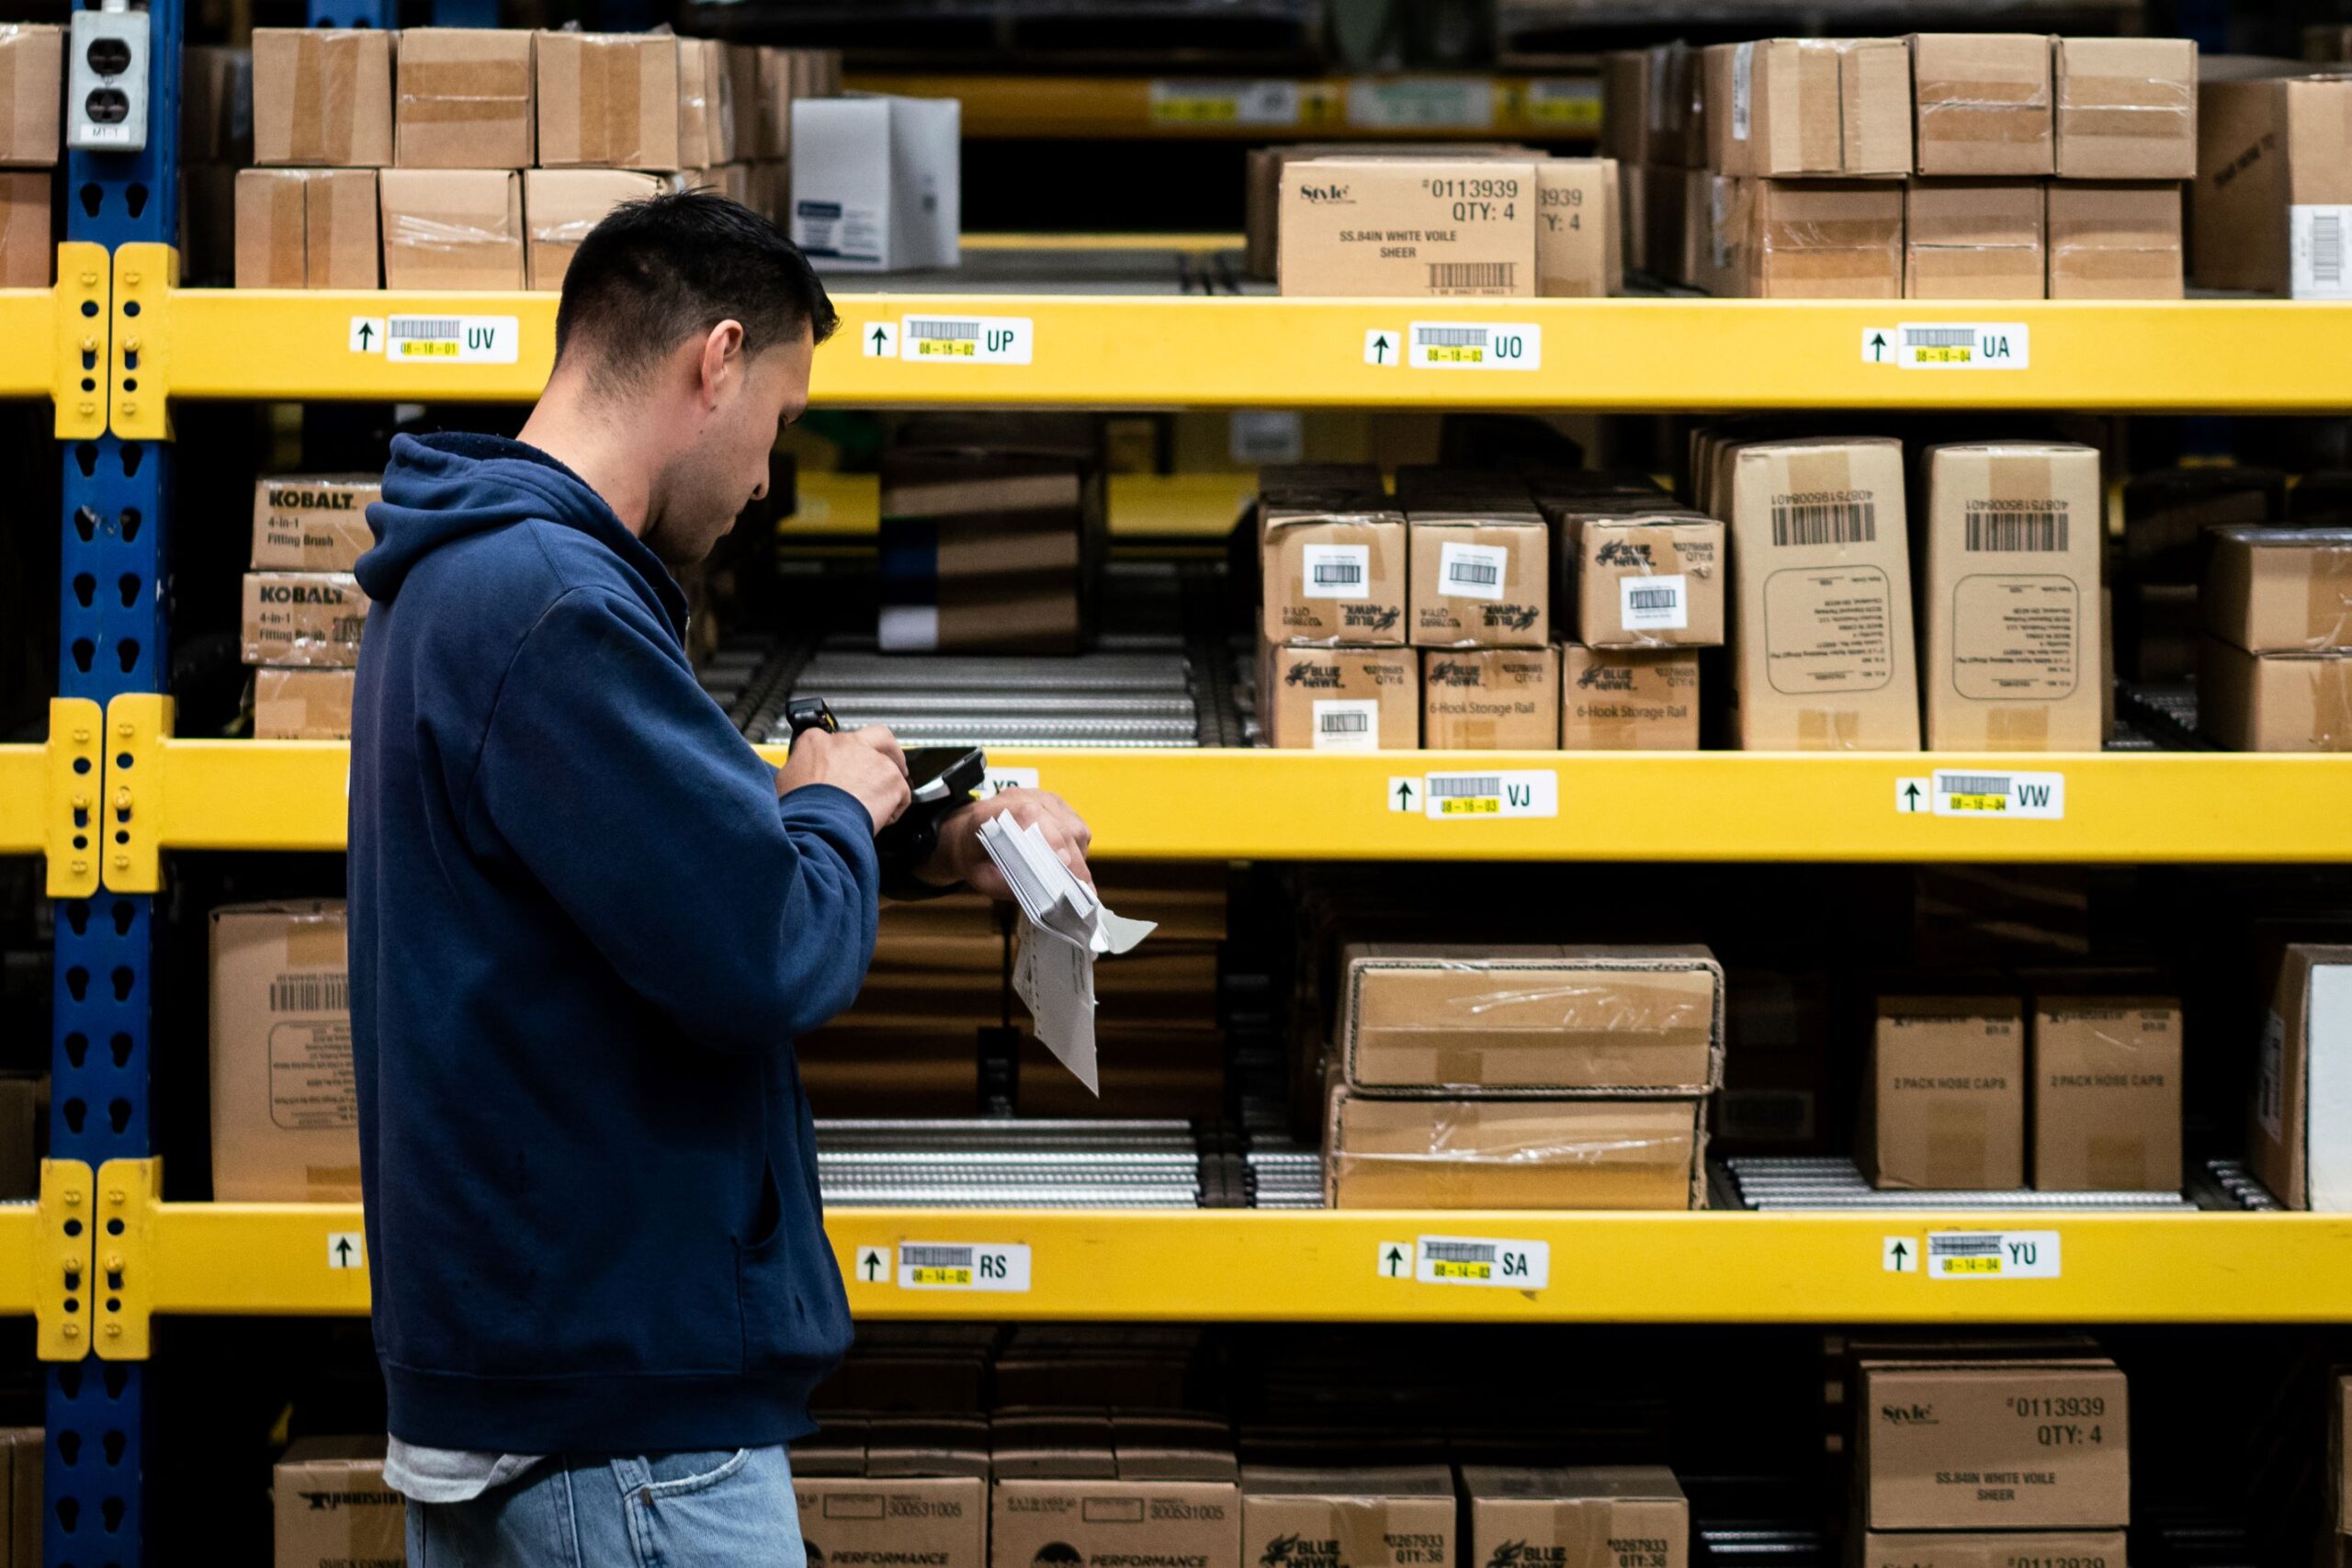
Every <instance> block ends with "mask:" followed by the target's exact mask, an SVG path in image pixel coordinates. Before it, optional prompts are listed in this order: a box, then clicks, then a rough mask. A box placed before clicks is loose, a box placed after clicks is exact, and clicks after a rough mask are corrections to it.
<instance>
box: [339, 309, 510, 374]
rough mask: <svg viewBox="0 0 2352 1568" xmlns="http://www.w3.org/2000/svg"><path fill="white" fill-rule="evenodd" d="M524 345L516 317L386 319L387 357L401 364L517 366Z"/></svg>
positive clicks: (385, 341) (401, 317) (413, 317)
mask: <svg viewBox="0 0 2352 1568" xmlns="http://www.w3.org/2000/svg"><path fill="white" fill-rule="evenodd" d="M373 324H374V323H373V322H372V321H369V322H368V325H370V326H371V327H372V326H373ZM522 345H523V333H522V327H521V323H520V321H519V320H518V319H517V318H515V317H514V316H388V317H386V318H385V320H384V344H383V347H384V357H385V358H387V359H390V360H392V361H394V362H395V363H399V364H404V365H513V364H515V363H517V362H518V361H519V360H520V358H521V356H522Z"/></svg>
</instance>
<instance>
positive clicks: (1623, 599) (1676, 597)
mask: <svg viewBox="0 0 2352 1568" xmlns="http://www.w3.org/2000/svg"><path fill="white" fill-rule="evenodd" d="M1617 599H1618V604H1617V618H1618V620H1620V621H1621V622H1623V624H1624V626H1625V629H1626V630H1627V631H1645V632H1648V631H1680V630H1682V629H1683V628H1684V627H1686V626H1689V625H1690V624H1691V580H1690V579H1689V578H1688V577H1685V576H1682V575H1679V574H1678V575H1675V576H1672V577H1621V578H1619V579H1618V580H1617Z"/></svg>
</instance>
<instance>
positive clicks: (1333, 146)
mask: <svg viewBox="0 0 2352 1568" xmlns="http://www.w3.org/2000/svg"><path fill="white" fill-rule="evenodd" d="M1371 156H1377V158H1378V159H1379V160H1380V161H1381V162H1383V163H1390V162H1395V161H1397V160H1409V159H1415V158H1439V159H1447V160H1452V161H1454V162H1459V161H1461V160H1463V159H1464V158H1476V159H1490V158H1500V159H1504V160H1506V161H1509V162H1512V163H1521V164H1524V163H1528V162H1531V161H1533V160H1535V159H1539V158H1541V157H1542V156H1543V154H1542V153H1541V152H1538V151H1537V150H1536V149H1534V148H1532V147H1530V146H1527V145H1526V144H1524V143H1522V142H1516V141H1383V142H1381V143H1379V145H1378V150H1377V152H1376V153H1374V152H1370V151H1368V150H1367V149H1366V147H1365V145H1364V143H1363V142H1361V141H1294V142H1288V143H1285V144H1283V145H1282V146H1277V147H1253V148H1251V149H1250V153H1249V162H1248V165H1247V168H1246V170H1245V172H1244V178H1245V180H1246V181H1247V189H1246V191H1245V193H1244V212H1243V221H1242V270H1243V271H1245V272H1247V273H1249V274H1250V276H1252V277H1273V276H1277V275H1278V274H1279V273H1280V272H1281V270H1282V200H1283V170H1284V169H1286V168H1287V167H1289V166H1290V165H1291V164H1303V163H1306V162H1309V161H1311V160H1314V159H1317V158H1347V159H1361V158H1365V157H1371Z"/></svg>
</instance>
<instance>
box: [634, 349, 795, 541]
mask: <svg viewBox="0 0 2352 1568" xmlns="http://www.w3.org/2000/svg"><path fill="white" fill-rule="evenodd" d="M815 353H816V345H815V344H813V343H812V342H811V341H810V339H809V333H807V332H805V331H804V332H802V333H801V334H800V335H799V336H798V337H797V338H796V339H794V340H792V341H791V342H788V343H780V344H773V345H771V346H770V347H767V348H764V349H762V350H761V351H760V352H759V353H757V354H754V355H750V356H749V357H748V358H747V357H745V356H743V355H740V354H739V355H730V356H729V357H728V359H727V360H726V363H725V366H724V368H723V369H722V370H721V371H720V372H719V374H718V377H717V378H715V380H714V383H713V388H714V389H713V391H712V393H711V396H710V399H709V404H708V406H707V408H705V407H701V406H699V404H698V406H697V407H696V409H695V415H696V423H695V425H694V427H693V429H692V434H691V435H690V438H689V439H687V440H686V441H684V442H683V443H681V444H680V447H679V450H678V451H677V453H676V454H675V455H674V456H673V457H671V459H670V461H669V462H668V463H667V464H666V465H665V466H664V467H663V468H662V484H661V487H660V491H659V494H660V496H661V511H660V514H659V515H658V516H656V517H654V518H652V519H650V526H649V527H648V528H647V529H646V533H645V542H646V544H647V545H648V546H649V547H651V549H652V550H653V553H654V554H655V555H657V556H659V557H661V558H662V563H663V564H664V565H666V566H670V567H673V568H675V567H684V566H691V565H693V564H694V563H695V562H696V561H699V560H701V559H703V558H705V557H707V556H708V555H709V554H710V552H711V551H712V550H713V549H714V548H715V547H717V546H718V541H719V540H721V539H723V538H725V537H726V536H727V534H728V532H729V530H730V529H732V528H733V527H734V526H735V519H736V518H737V516H739V515H740V514H741V513H742V511H743V509H744V508H745V507H747V506H749V505H751V504H752V502H754V501H757V500H759V499H760V498H761V497H762V496H763V495H765V494H766V493H767V489H768V454H769V452H770V450H771V449H772V448H774V446H775V440H776V435H777V434H778V433H779V432H781V431H782V430H783V429H784V427H785V426H786V425H788V424H790V423H792V422H793V421H794V420H796V419H798V418H799V417H800V414H801V412H802V411H803V410H804V409H806V408H807V407H808V406H809V362H810V360H811V359H812V358H813V357H814V355H815Z"/></svg>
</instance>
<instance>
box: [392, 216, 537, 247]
mask: <svg viewBox="0 0 2352 1568" xmlns="http://www.w3.org/2000/svg"><path fill="white" fill-rule="evenodd" d="M514 238H515V237H514V236H513V235H512V234H509V233H508V232H506V231H505V229H504V227H503V225H502V226H501V227H499V228H496V229H484V228H482V227H481V225H479V224H474V223H452V222H449V221H447V220H445V219H440V218H422V217H419V216H418V215H416V214H415V213H413V212H401V213H395V214H394V215H393V217H392V220H391V223H390V225H389V226H388V227H387V228H386V230H385V231H384V243H386V244H387V245H397V246H400V247H401V248H403V249H407V250H419V251H455V250H463V249H467V248H469V247H471V246H475V245H504V244H509V243H513V241H514Z"/></svg>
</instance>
